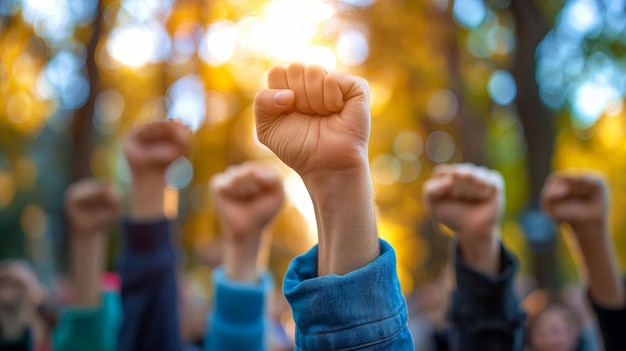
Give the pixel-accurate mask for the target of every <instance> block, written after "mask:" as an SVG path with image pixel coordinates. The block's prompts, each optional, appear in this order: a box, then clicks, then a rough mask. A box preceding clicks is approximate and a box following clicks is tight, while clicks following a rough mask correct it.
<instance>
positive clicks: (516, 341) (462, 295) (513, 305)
mask: <svg viewBox="0 0 626 351" xmlns="http://www.w3.org/2000/svg"><path fill="white" fill-rule="evenodd" d="M500 257H501V259H500V273H499V274H498V276H497V277H489V276H486V275H484V274H482V273H479V272H477V271H475V270H473V269H472V268H470V267H469V266H468V265H467V264H466V263H465V261H464V260H463V257H462V255H461V252H460V250H459V247H458V245H457V247H456V248H455V270H456V283H457V288H456V290H455V291H454V292H453V294H452V311H451V328H450V330H449V337H450V340H449V342H450V344H449V348H450V350H454V351H483V350H497V351H509V350H510V351H518V350H519V351H521V350H523V349H524V321H525V319H526V315H525V313H524V312H523V310H522V308H521V306H520V304H519V301H518V299H517V297H516V296H515V293H514V291H513V278H514V276H515V272H516V271H517V261H516V260H515V257H514V256H513V255H512V254H511V253H509V252H508V251H507V250H506V249H505V248H504V246H502V245H501V256H500Z"/></svg>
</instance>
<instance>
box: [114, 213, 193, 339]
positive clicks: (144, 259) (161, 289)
mask: <svg viewBox="0 0 626 351" xmlns="http://www.w3.org/2000/svg"><path fill="white" fill-rule="evenodd" d="M171 225H172V224H171V223H170V222H169V221H167V220H165V219H162V220H157V221H154V222H145V223H132V222H130V221H125V222H124V223H123V225H122V227H123V234H124V248H123V250H122V256H121V261H120V267H119V271H120V275H121V277H122V294H121V295H122V311H123V322H122V330H121V332H120V348H119V350H120V351H134V350H168V351H169V350H181V338H180V333H179V324H178V301H177V299H178V296H177V287H176V250H175V249H174V246H173V244H172V238H171V229H170V227H171Z"/></svg>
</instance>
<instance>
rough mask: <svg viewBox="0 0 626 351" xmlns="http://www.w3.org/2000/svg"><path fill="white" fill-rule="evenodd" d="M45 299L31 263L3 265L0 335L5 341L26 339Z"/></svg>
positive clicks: (12, 261) (0, 270)
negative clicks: (26, 332)
mask: <svg viewBox="0 0 626 351" xmlns="http://www.w3.org/2000/svg"><path fill="white" fill-rule="evenodd" d="M43 297H44V291H43V289H42V286H41V285H40V283H39V279H37V275H36V274H35V272H34V270H33V269H32V267H31V265H30V264H29V263H28V262H27V261H24V260H16V259H9V260H4V261H1V262H0V333H1V334H2V337H3V338H4V339H8V340H13V339H17V338H20V337H22V335H24V333H25V331H26V329H27V328H28V327H30V326H32V323H33V320H34V319H35V317H36V316H37V310H38V308H39V305H40V303H41V301H42V300H43Z"/></svg>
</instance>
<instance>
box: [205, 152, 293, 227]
mask: <svg viewBox="0 0 626 351" xmlns="http://www.w3.org/2000/svg"><path fill="white" fill-rule="evenodd" d="M211 195H212V196H213V200H214V201H215V206H216V207H217V213H218V215H219V218H220V220H221V223H222V226H223V227H224V230H225V234H226V235H227V238H228V236H229V235H230V236H232V237H231V239H238V238H243V237H247V236H249V235H260V234H262V232H263V230H264V229H265V227H266V226H267V225H268V224H269V223H270V222H271V221H272V220H273V219H274V217H275V216H276V215H277V214H278V212H279V211H280V209H281V207H282V205H283V201H284V192H283V183H282V180H281V178H280V175H279V174H278V171H277V170H275V169H274V168H272V167H271V166H269V165H264V164H261V163H255V162H246V163H244V164H241V165H238V166H231V167H229V168H228V169H227V170H226V171H225V172H223V173H220V174H217V175H216V176H214V177H213V179H212V180H211Z"/></svg>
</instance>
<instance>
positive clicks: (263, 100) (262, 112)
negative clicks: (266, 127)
mask: <svg viewBox="0 0 626 351" xmlns="http://www.w3.org/2000/svg"><path fill="white" fill-rule="evenodd" d="M295 101H296V96H295V94H294V92H293V91H292V90H289V89H265V90H261V91H260V92H258V93H257V94H256V96H255V98H254V114H255V116H256V118H257V120H259V119H267V118H275V117H277V116H279V115H281V114H283V113H285V112H287V111H288V110H290V109H291V107H292V106H293V104H294V102H295Z"/></svg>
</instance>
